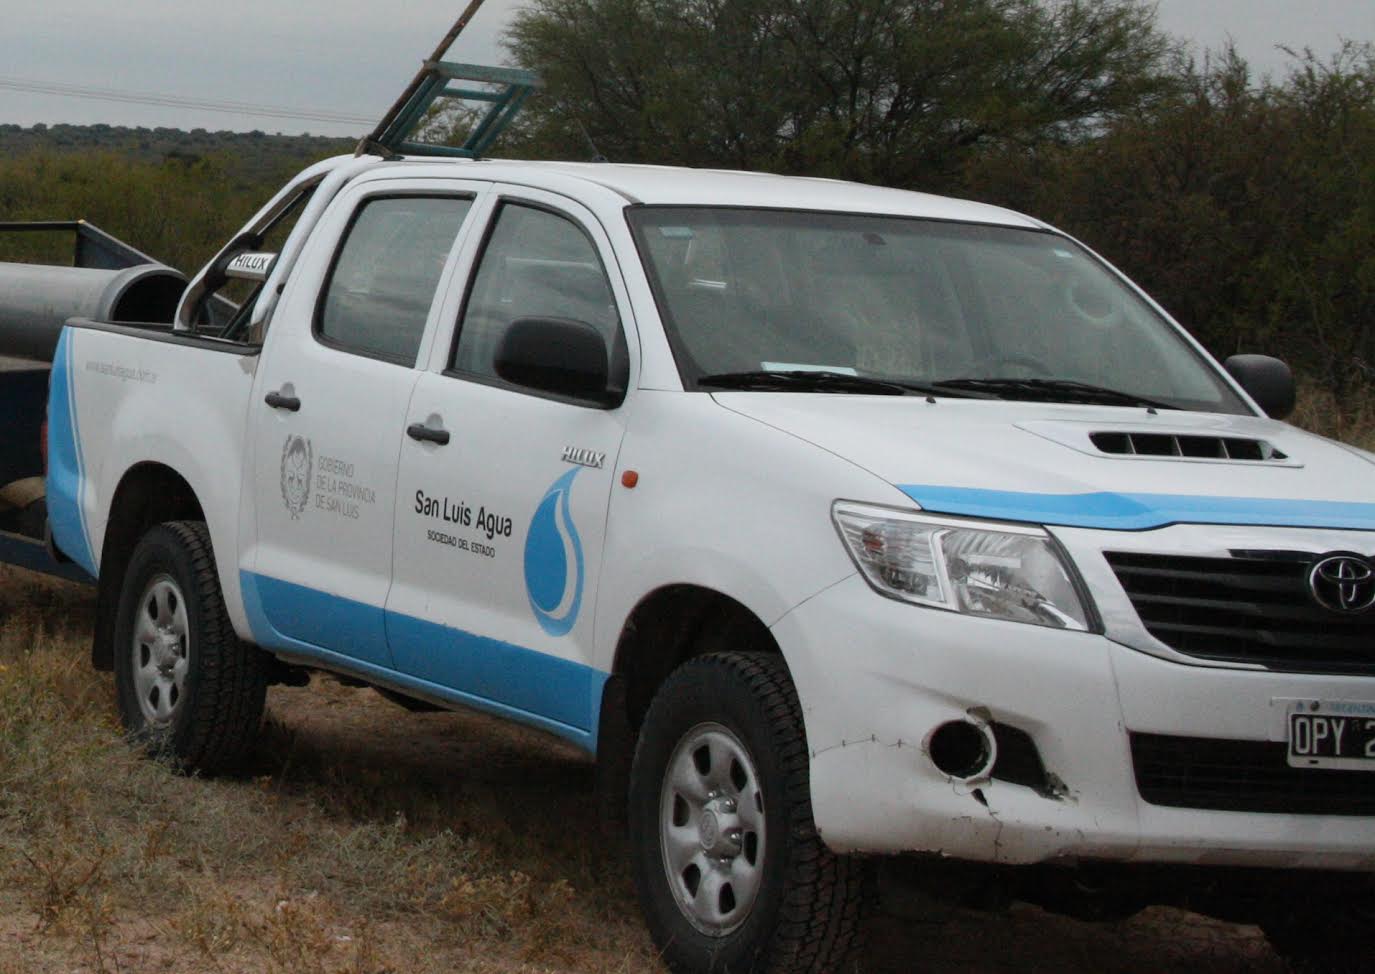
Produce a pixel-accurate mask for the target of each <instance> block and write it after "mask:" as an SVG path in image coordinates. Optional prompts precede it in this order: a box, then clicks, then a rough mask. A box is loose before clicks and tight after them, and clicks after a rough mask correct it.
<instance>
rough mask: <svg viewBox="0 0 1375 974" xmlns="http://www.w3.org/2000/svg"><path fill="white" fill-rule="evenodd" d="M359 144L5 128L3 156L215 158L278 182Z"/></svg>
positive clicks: (199, 133) (118, 129) (240, 173)
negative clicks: (69, 154)
mask: <svg viewBox="0 0 1375 974" xmlns="http://www.w3.org/2000/svg"><path fill="white" fill-rule="evenodd" d="M357 144H358V143H357V140H356V139H350V138H330V137H327V136H322V135H281V134H277V135H269V134H268V133H266V132H258V131H254V132H225V131H220V132H211V131H208V130H206V129H192V130H191V131H189V132H187V131H184V130H182V129H172V128H141V127H140V128H127V127H125V126H122V125H42V124H39V125H34V126H32V127H30V128H24V127H22V126H19V125H0V156H4V157H11V158H12V157H14V156H22V155H27V154H31V153H36V152H38V153H54V152H58V153H63V152H84V153H105V152H110V153H117V154H118V155H120V156H123V157H125V158H128V159H131V160H136V161H138V162H151V163H158V162H182V163H185V164H188V165H190V164H194V163H197V162H199V161H201V160H202V159H207V158H213V159H216V160H217V161H219V162H220V163H221V164H222V165H223V164H226V163H227V164H228V165H229V166H230V168H231V169H232V170H233V175H234V176H235V177H236V178H237V179H239V180H242V181H243V182H247V183H258V182H263V181H272V180H275V179H278V178H279V177H280V175H281V174H282V173H283V172H292V171H295V170H298V169H300V168H302V167H303V166H305V165H306V164H308V163H310V162H313V161H315V160H317V159H323V158H326V157H328V156H334V155H339V154H341V153H345V152H352V151H353V148H354V146H356V145H357Z"/></svg>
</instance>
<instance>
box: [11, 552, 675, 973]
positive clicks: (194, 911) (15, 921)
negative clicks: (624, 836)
mask: <svg viewBox="0 0 1375 974" xmlns="http://www.w3.org/2000/svg"><path fill="white" fill-rule="evenodd" d="M0 611H3V612H4V613H5V617H4V619H5V621H4V624H3V626H0V917H3V919H0V974H7V972H9V971H20V970H23V971H35V972H37V971H59V970H60V971H72V970H83V971H99V972H105V971H142V970H153V969H156V970H160V971H281V972H319V974H325V972H345V971H350V972H367V974H379V972H384V971H397V972H401V971H405V972H407V974H411V972H426V971H494V970H502V971H507V970H541V971H543V970H579V971H608V972H609V971H617V972H620V971H626V972H633V971H644V970H657V969H658V965H657V963H656V961H655V959H654V956H653V953H652V950H651V948H650V946H649V944H648V939H647V937H645V935H644V934H643V932H642V931H641V929H640V926H639V923H638V921H637V919H636V915H635V910H634V905H633V902H632V899H631V894H630V890H629V886H628V882H627V880H626V877H625V876H624V874H623V873H622V871H621V869H620V867H619V865H618V857H617V856H615V855H614V854H607V850H605V849H600V850H599V849H597V848H595V847H596V840H594V839H593V840H589V838H588V835H589V833H588V831H587V829H588V828H589V827H590V825H591V821H592V803H591V799H590V795H586V794H578V795H575V796H574V797H573V802H572V806H571V807H570V804H569V802H568V797H569V796H567V795H565V796H564V801H563V803H562V805H560V806H559V807H557V809H551V808H547V807H546V808H545V809H544V810H542V811H535V810H532V809H520V808H516V809H511V808H504V807H503V802H502V801H501V800H498V799H497V796H496V795H495V793H494V791H493V790H492V789H490V788H485V787H469V786H465V783H464V781H463V780H462V777H461V776H462V774H463V769H462V768H455V767H452V766H450V767H447V768H434V769H428V770H427V769H426V768H425V767H423V766H422V765H423V763H424V762H425V760H426V759H428V757H429V755H427V754H424V753H421V754H419V755H408V754H406V753H400V754H398V753H396V751H395V745H396V743H397V742H396V741H392V742H391V744H390V745H389V746H390V747H391V748H392V753H390V754H369V753H367V750H366V748H364V749H362V750H363V757H362V759H361V760H359V761H356V762H351V761H350V755H349V754H347V753H338V751H337V748H336V747H335V746H334V745H333V744H332V743H331V742H329V741H328V740H322V739H321V736H320V735H319V734H317V733H316V732H314V731H313V730H312V729H311V726H310V721H309V719H308V718H306V719H304V720H303V721H302V722H301V723H300V725H299V726H288V724H287V723H285V722H284V721H283V718H281V717H280V716H279V717H274V718H273V720H272V721H271V723H270V724H269V726H268V728H267V733H266V736H265V742H264V746H263V748H262V749H261V756H260V759H259V767H257V768H255V769H254V775H253V776H252V777H250V778H248V779H241V780H221V781H201V780H192V779H187V778H183V777H178V776H176V775H174V774H171V773H170V772H168V771H167V770H166V769H164V768H163V767H161V766H159V765H158V764H156V763H153V762H150V761H147V760H143V759H142V758H141V757H140V756H139V755H137V754H136V753H135V752H133V751H132V750H130V749H129V748H128V747H127V746H126V745H125V744H124V742H123V740H122V739H121V735H120V733H119V729H118V726H117V722H116V719H115V717H114V715H113V713H112V709H111V704H110V700H111V699H112V697H113V690H112V687H111V686H110V681H109V679H108V678H107V677H105V676H102V675H98V674H95V673H93V672H91V670H90V668H89V664H88V662H87V660H88V656H87V644H88V638H89V637H88V633H89V617H90V612H91V605H90V601H89V596H88V594H87V593H85V592H84V591H83V590H81V589H79V588H76V587H74V586H66V585H62V584H60V583H48V582H46V581H43V580H40V579H36V578H33V577H29V576H24V575H22V574H21V573H19V572H15V571H12V570H9V569H2V568H0ZM363 693H364V692H363V691H352V690H345V689H343V688H341V687H337V686H333V685H329V686H325V687H320V688H316V689H312V690H306V691H280V692H279V691H274V698H273V702H272V703H273V707H274V710H275V711H276V712H277V713H286V714H288V715H290V714H293V713H295V712H297V711H302V712H306V713H308V712H309V711H311V710H313V709H323V710H326V711H327V710H329V709H330V708H332V707H339V706H348V707H350V708H351V709H356V710H359V711H360V712H361V714H360V716H361V717H362V725H363V726H362V729H363V730H366V729H367V728H368V727H369V726H371V725H381V726H384V727H385V725H386V724H388V723H401V724H404V723H405V722H407V721H412V720H421V721H423V720H429V719H431V718H428V717H426V718H412V717H410V716H409V715H406V714H404V713H403V712H402V711H400V710H397V709H396V708H394V707H392V706H391V705H390V704H386V703H384V702H382V701H381V700H380V699H378V700H376V701H375V703H374V701H373V698H372V697H371V696H367V697H366V698H364V700H363V701H356V700H355V698H357V697H358V696H359V695H360V694H363ZM449 716H450V715H433V717H434V718H438V719H439V720H441V721H442V720H444V719H446V718H448V717H449ZM452 729H454V730H459V731H462V730H463V729H464V728H463V725H462V724H461V723H460V724H454V725H453V728H452ZM441 737H442V735H441ZM401 743H402V744H403V745H404V738H402V739H401ZM403 750H404V749H403ZM517 750H518V751H519V750H520V749H519V747H518V748H517ZM521 753H524V752H521ZM529 756H530V757H531V759H532V760H534V761H535V763H536V764H543V765H545V766H546V770H548V771H552V772H553V773H554V778H553V780H555V781H557V780H558V776H559V775H560V774H562V775H563V776H564V778H567V777H568V776H570V775H571V776H573V777H579V778H581V777H585V776H586V774H587V768H586V766H585V765H584V764H583V763H582V762H581V761H580V760H579V759H578V758H576V756H574V755H571V754H569V753H566V752H562V751H560V750H559V749H557V748H552V749H551V748H539V749H536V750H535V751H534V752H533V754H531V755H529ZM456 775H457V776H459V777H458V778H455V776H456ZM446 778H448V779H450V780H449V781H448V782H447V783H446V781H445V779H446ZM521 791H522V790H521V789H516V794H515V795H513V796H510V797H511V798H514V799H520V798H522V797H528V795H522V794H521ZM525 791H526V792H528V791H529V789H528V788H527V789H525ZM582 791H583V792H584V793H585V791H586V789H583V790H582ZM508 800H510V799H508ZM551 813H552V814H551ZM531 823H533V826H531ZM522 826H526V827H524V828H522Z"/></svg>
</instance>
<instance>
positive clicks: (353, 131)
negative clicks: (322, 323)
mask: <svg viewBox="0 0 1375 974" xmlns="http://www.w3.org/2000/svg"><path fill="white" fill-rule="evenodd" d="M521 2H522V0H487V2H486V5H485V6H484V7H483V8H482V10H481V12H480V13H479V14H478V16H477V18H476V19H475V20H474V21H473V24H472V25H471V26H470V27H469V29H468V31H467V32H465V33H464V35H463V36H462V37H461V38H460V39H459V41H458V43H457V44H456V45H455V46H454V48H453V49H452V50H451V51H450V52H449V58H450V60H456V61H469V62H477V63H488V64H491V63H498V62H500V61H501V60H502V52H501V51H500V50H499V48H498V43H497V39H498V37H499V35H500V32H501V30H502V29H503V28H504V27H505V25H506V23H507V21H508V20H509V18H510V16H511V13H512V11H513V10H514V9H516V8H517V7H518V6H519V5H520V4H521ZM465 5H466V0H392V2H390V3H378V2H375V0H374V2H365V0H122V2H110V0H0V23H3V25H4V26H3V28H2V29H0V123H16V124H20V125H32V124H34V123H36V122H46V123H48V124H54V123H58V122H69V123H72V124H92V123H96V122H104V123H107V124H110V125H147V126H158V125H165V126H172V127H178V128H188V129H189V128H208V129H212V130H213V129H235V130H243V131H247V130H250V129H262V130H264V131H267V132H278V131H281V132H289V133H296V132H313V133H316V134H330V135H357V134H361V133H362V132H363V131H365V130H366V129H368V128H369V127H370V124H368V123H370V122H371V121H373V120H375V119H377V118H378V117H379V116H380V115H381V114H382V113H383V112H384V111H385V110H386V109H387V108H388V107H389V106H390V105H391V103H392V101H393V100H394V99H395V97H396V96H397V94H399V92H400V90H401V88H402V87H403V86H404V85H405V83H406V82H407V81H409V80H410V78H411V76H412V75H413V74H414V73H415V70H416V68H417V66H418V64H419V61H420V60H421V58H423V57H425V56H427V55H428V54H429V53H430V51H431V50H432V49H433V47H434V45H435V44H436V43H437V42H438V40H439V38H440V37H442V36H443V35H444V32H445V31H446V30H447V29H448V28H449V26H450V25H451V24H452V23H453V20H454V19H455V18H456V17H457V16H458V13H459V12H460V11H461V10H462V8H463V7H464V6H465ZM1159 11H1160V25H1161V27H1162V28H1163V29H1165V30H1166V31H1167V32H1169V33H1171V34H1174V35H1176V36H1178V37H1182V38H1185V39H1187V40H1189V41H1191V42H1192V43H1194V44H1195V46H1196V47H1197V49H1198V50H1200V51H1201V50H1202V49H1204V48H1216V47H1218V46H1219V45H1221V44H1223V43H1224V42H1225V41H1226V40H1227V39H1228V38H1229V37H1230V38H1231V39H1232V40H1234V41H1235V42H1236V44H1237V47H1238V48H1239V50H1240V51H1241V53H1242V55H1243V56H1244V57H1246V58H1247V59H1248V60H1250V61H1251V63H1252V66H1253V67H1254V68H1255V69H1256V71H1257V72H1258V73H1272V74H1282V73H1283V71H1284V67H1285V63H1286V58H1285V55H1284V54H1282V53H1281V52H1279V51H1278V50H1276V46H1277V45H1286V46H1289V47H1293V48H1298V49H1302V48H1304V47H1311V48H1312V49H1313V50H1314V51H1316V52H1317V53H1319V54H1322V55H1324V56H1325V55H1327V54H1330V53H1331V52H1332V51H1334V50H1335V49H1336V47H1337V45H1338V39H1339V38H1342V37H1345V38H1348V39H1351V40H1358V41H1375V0H1159ZM35 84H37V85H39V86H44V85H46V86H52V85H58V86H65V87H68V88H70V87H76V88H81V89H83V90H86V91H88V92H89V91H92V90H99V91H103V92H109V91H115V92H132V93H136V94H141V93H152V94H154V95H172V96H176V97H178V98H182V99H189V100H192V101H197V102H218V103H226V102H236V103H240V104H247V105H252V106H268V107H274V108H287V109H294V110H301V111H305V112H321V113H329V114H332V115H346V116H350V117H354V118H356V119H358V120H359V121H350V122H342V123H339V122H324V121H320V120H319V119H299V120H293V119H282V118H274V117H266V116H254V115H249V114H237V113H224V112H212V111H207V110H205V109H193V108H187V107H156V106H149V105H140V104H131V103H128V102H116V101H105V100H96V99H92V98H89V97H86V98H77V97H71V96H58V95H54V94H39V93H35V92H34V91H32V90H22V91H21V90H15V86H20V87H24V88H26V89H31V88H32V87H33V86H34V85H35ZM364 120H366V121H364Z"/></svg>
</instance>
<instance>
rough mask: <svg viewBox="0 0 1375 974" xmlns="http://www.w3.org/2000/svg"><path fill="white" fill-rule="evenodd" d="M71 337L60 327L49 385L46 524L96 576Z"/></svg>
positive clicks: (67, 550)
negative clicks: (83, 503) (86, 508)
mask: <svg viewBox="0 0 1375 974" xmlns="http://www.w3.org/2000/svg"><path fill="white" fill-rule="evenodd" d="M73 341H74V339H73V338H72V329H70V328H64V329H62V335H61V337H59V338H58V340H57V351H56V352H55V353H54V354H53V369H52V379H51V381H50V383H49V385H48V476H47V483H46V491H47V495H48V523H49V524H50V525H51V527H52V535H53V543H54V544H55V545H56V546H57V548H58V550H60V551H61V552H62V553H63V554H64V555H66V556H67V557H68V558H70V559H71V560H72V561H74V562H76V563H77V564H78V565H80V566H81V567H82V568H84V569H85V570H86V571H87V572H88V573H89V574H90V575H91V576H92V577H95V576H96V574H97V573H98V571H99V569H98V568H97V566H96V558H95V552H94V550H93V549H92V546H91V535H90V532H89V531H88V530H87V526H86V513H85V511H84V509H83V508H82V506H81V495H82V492H83V489H84V487H85V480H84V473H85V472H84V470H83V468H82V457H81V430H80V427H79V426H78V423H77V415H76V388H75V383H74V382H73V381H72V344H73Z"/></svg>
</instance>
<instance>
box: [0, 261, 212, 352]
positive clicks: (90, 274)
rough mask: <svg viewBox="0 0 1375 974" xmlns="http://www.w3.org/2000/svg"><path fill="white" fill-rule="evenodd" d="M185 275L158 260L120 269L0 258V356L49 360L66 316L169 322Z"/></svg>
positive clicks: (182, 289)
mask: <svg viewBox="0 0 1375 974" xmlns="http://www.w3.org/2000/svg"><path fill="white" fill-rule="evenodd" d="M185 289H186V276H185V275H184V274H182V273H181V272H180V271H176V270H173V269H172V268H170V267H166V266H163V265H162V264H140V265H139V266H136V267H126V268H124V269H123V270H97V269H93V268H88V267H54V266H51V265H48V264H11V263H4V262H0V355H7V356H10V357H13V358H22V359H30V360H32V361H36V362H51V361H52V357H53V350H54V349H55V348H56V347H57V337H58V335H59V334H60V333H61V331H62V325H63V324H64V323H65V322H66V321H67V319H68V318H94V319H96V320H98V321H122V322H157V323H170V322H171V321H172V316H173V314H175V312H176V308H177V301H178V299H179V298H180V297H181V294H182V291H184V290H185Z"/></svg>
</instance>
